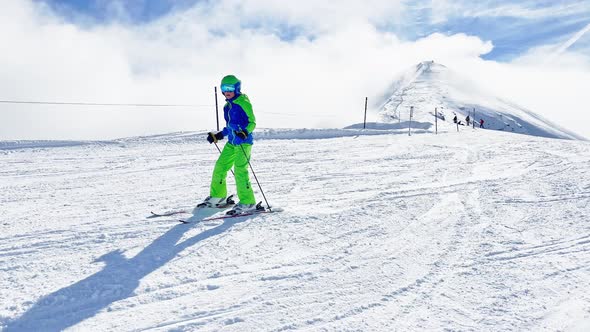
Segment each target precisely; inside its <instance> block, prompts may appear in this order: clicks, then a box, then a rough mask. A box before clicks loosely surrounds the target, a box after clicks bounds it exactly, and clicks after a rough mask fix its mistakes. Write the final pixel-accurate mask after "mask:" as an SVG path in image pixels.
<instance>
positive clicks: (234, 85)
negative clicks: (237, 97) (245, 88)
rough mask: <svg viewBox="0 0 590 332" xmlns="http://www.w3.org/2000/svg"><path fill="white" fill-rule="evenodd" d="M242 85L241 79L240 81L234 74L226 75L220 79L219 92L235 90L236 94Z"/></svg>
mask: <svg viewBox="0 0 590 332" xmlns="http://www.w3.org/2000/svg"><path fill="white" fill-rule="evenodd" d="M241 87H242V81H240V80H239V79H238V78H237V77H235V76H234V75H227V76H225V77H224V78H222V79H221V92H227V91H230V92H235V93H236V94H240V93H241V91H240V89H241Z"/></svg>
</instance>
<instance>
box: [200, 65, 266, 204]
mask: <svg viewBox="0 0 590 332" xmlns="http://www.w3.org/2000/svg"><path fill="white" fill-rule="evenodd" d="M241 85H242V82H241V81H240V80H239V79H238V78H237V77H235V76H233V75H228V76H225V77H224V78H223V79H222V80H221V92H222V93H223V96H224V97H225V101H226V103H225V106H224V107H223V117H224V118H225V121H226V125H225V127H224V128H223V130H222V131H220V132H210V133H208V134H207V141H209V143H217V141H219V140H222V139H223V138H224V137H227V140H228V142H227V144H225V147H224V148H223V151H222V152H221V155H220V156H219V159H217V162H216V163H215V169H214V170H213V177H212V179H211V188H210V192H209V194H210V195H209V197H207V198H206V199H205V200H204V201H203V205H205V206H208V207H214V206H222V205H224V204H225V203H226V197H227V186H226V181H225V180H226V177H227V172H228V171H229V170H230V169H231V168H232V166H234V174H235V177H236V187H237V191H238V198H239V199H240V201H239V203H238V204H237V205H235V206H234V208H233V209H232V210H231V211H230V212H228V214H234V213H243V212H247V211H250V210H254V209H256V199H255V197H254V191H253V190H252V185H251V183H250V176H249V174H248V161H249V160H250V155H251V151H252V144H253V141H254V139H253V137H252V132H253V131H254V128H256V118H255V117H254V112H253V110H252V104H250V100H249V99H248V96H246V95H245V94H243V93H242V92H241Z"/></svg>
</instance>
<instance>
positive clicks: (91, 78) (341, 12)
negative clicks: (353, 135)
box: [0, 0, 590, 139]
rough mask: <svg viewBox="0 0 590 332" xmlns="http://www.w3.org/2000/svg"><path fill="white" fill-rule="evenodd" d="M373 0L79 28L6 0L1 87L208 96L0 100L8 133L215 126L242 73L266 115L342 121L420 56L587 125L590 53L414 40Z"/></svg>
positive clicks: (61, 134)
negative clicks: (223, 86)
mask: <svg viewBox="0 0 590 332" xmlns="http://www.w3.org/2000/svg"><path fill="white" fill-rule="evenodd" d="M370 2H371V4H370V5H369V4H366V3H362V4H361V2H358V1H340V2H338V3H334V4H331V3H326V2H320V3H318V2H316V1H298V2H297V4H295V2H287V3H281V4H277V3H276V2H275V1H268V0H246V1H238V0H223V1H217V2H215V3H207V2H204V3H201V4H199V5H196V6H195V7H193V8H191V9H189V10H185V11H182V12H174V13H171V14H169V15H168V16H165V17H163V18H161V19H159V20H157V21H153V22H151V23H148V24H143V25H124V24H111V25H108V26H91V27H86V28H81V27H79V26H76V25H72V24H70V23H67V22H65V21H64V20H63V19H61V18H59V17H57V16H55V14H53V13H52V12H51V11H50V10H49V9H48V7H46V6H43V5H42V4H39V3H33V2H31V1H29V0H26V1H25V0H5V1H3V5H2V6H3V8H2V19H0V40H2V41H3V43H4V50H3V51H2V52H0V100H7V99H11V100H48V101H82V102H98V103H166V104H170V103H174V104H197V105H210V106H208V107H207V106H205V107H193V108H173V107H162V108H132V107H114V106H108V107H98V106H93V107H81V106H63V105H61V106H39V105H13V104H0V115H1V119H0V139H105V138H113V137H122V136H131V135H142V134H155V133H162V132H170V131H179V130H197V129H214V127H215V119H214V116H213V112H214V106H213V105H214V100H213V86H215V85H218V82H219V80H220V79H221V77H222V76H223V75H225V74H229V73H231V74H235V75H237V76H238V77H240V78H241V79H242V81H243V91H244V92H245V93H247V94H248V95H249V96H250V98H251V100H252V102H253V105H254V109H255V113H256V115H257V118H258V123H259V126H260V127H266V128H269V127H338V126H345V125H349V124H351V123H357V122H360V121H362V115H363V107H364V97H365V96H369V98H373V99H374V97H375V96H378V95H381V94H383V92H384V89H386V88H387V87H388V85H389V84H390V83H391V81H392V80H393V78H394V75H395V74H396V73H398V72H400V71H403V70H406V69H407V68H408V67H409V66H412V65H415V64H416V63H418V62H420V61H423V60H435V61H437V62H440V63H443V64H445V65H448V66H450V67H453V68H454V69H455V70H458V71H459V72H463V73H467V74H471V75H472V78H475V79H476V80H479V81H481V82H482V84H484V85H486V86H488V87H489V88H491V89H494V91H496V92H497V93H499V94H501V95H503V96H507V97H510V98H511V99H512V100H514V101H515V102H517V103H521V104H523V106H526V107H529V108H531V109H532V110H534V111H536V112H538V113H540V114H542V115H544V116H546V117H547V118H549V119H550V120H554V121H556V122H558V123H559V124H561V125H564V126H565V127H567V128H569V129H572V130H574V131H576V132H578V133H580V134H582V135H585V136H587V137H590V129H588V128H586V125H582V123H583V122H586V123H588V122H589V121H588V120H590V119H589V117H588V115H587V113H588V112H580V111H579V109H580V108H581V107H584V102H585V101H587V99H588V96H587V93H586V92H585V90H587V89H584V88H583V86H584V85H587V82H590V70H589V68H590V63H589V61H588V57H587V56H581V55H576V54H571V53H568V52H567V51H566V52H564V53H562V54H561V55H560V56H559V57H557V58H555V59H552V61H551V62H550V63H547V62H543V61H542V60H543V58H545V57H546V56H548V54H550V52H551V49H550V48H548V49H546V50H545V49H537V50H532V51H531V52H530V53H529V54H527V55H525V56H523V57H522V58H519V59H517V60H515V61H514V62H513V63H510V64H499V63H495V62H491V61H483V60H481V59H480V55H482V54H486V53H488V52H489V51H491V50H492V47H493V46H492V43H491V42H489V41H483V40H481V39H480V38H478V37H475V36H468V35H464V34H456V35H452V36H446V35H442V34H433V35H430V36H428V37H425V38H422V39H420V40H417V41H404V40H402V39H401V38H399V37H398V36H396V35H394V34H392V33H388V32H384V31H381V30H379V29H377V28H375V26H376V25H381V24H384V23H387V22H389V21H395V20H396V18H399V17H400V15H403V12H404V7H403V5H402V3H401V2H392V1H381V0H372V1H370ZM292 31H297V35H295V34H293V33H292ZM279 36H283V37H285V36H286V38H284V39H289V40H282V39H281V38H280V37H279ZM474 76H475V77H474ZM583 92H584V93H583ZM222 101H223V100H222V98H221V97H220V104H221V103H222ZM557 105H560V107H557ZM564 105H567V106H566V107H564ZM220 107H221V105H220ZM572 118H575V119H572Z"/></svg>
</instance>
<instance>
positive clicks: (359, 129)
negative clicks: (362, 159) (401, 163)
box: [0, 122, 431, 150]
mask: <svg viewBox="0 0 590 332" xmlns="http://www.w3.org/2000/svg"><path fill="white" fill-rule="evenodd" d="M430 127H431V124H430V123H419V122H413V123H412V132H413V133H425V132H426V130H427V129H428V128H430ZM407 131H408V123H407V122H402V123H400V124H398V123H367V128H366V129H363V124H362V123H361V124H354V125H351V126H348V127H346V128H341V129H340V128H331V129H330V128H328V129H308V128H300V129H264V128H261V129H256V131H255V132H254V137H255V139H256V140H271V139H272V140H281V139H328V138H338V137H350V136H361V135H365V136H372V135H387V134H407ZM207 132H208V131H191V132H175V133H168V134H159V135H149V136H137V137H128V138H121V139H116V140H111V141H50V140H47V141H45V140H44V141H0V150H18V149H33V148H58V147H74V146H84V145H107V144H108V145H120V146H124V145H125V144H131V143H141V142H146V143H148V142H149V143H152V142H163V143H178V142H204V141H205V138H206V134H207Z"/></svg>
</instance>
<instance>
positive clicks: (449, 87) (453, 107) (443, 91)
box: [379, 61, 583, 139]
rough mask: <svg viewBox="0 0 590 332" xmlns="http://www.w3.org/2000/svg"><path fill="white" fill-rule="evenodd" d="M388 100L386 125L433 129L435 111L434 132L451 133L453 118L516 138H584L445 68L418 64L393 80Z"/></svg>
mask: <svg viewBox="0 0 590 332" xmlns="http://www.w3.org/2000/svg"><path fill="white" fill-rule="evenodd" d="M390 91H391V92H390V94H388V95H390V97H388V98H386V99H385V102H384V103H383V104H382V106H381V107H380V110H379V114H380V116H381V118H382V121H384V122H401V121H408V120H409V117H410V110H413V117H412V120H413V121H417V122H420V123H422V124H431V127H434V122H435V118H434V114H435V109H436V111H437V114H438V115H439V119H438V130H439V131H443V132H444V131H454V130H457V129H456V125H455V123H454V122H453V118H454V117H455V116H456V117H457V119H458V120H459V121H461V122H462V123H465V122H466V121H465V120H466V118H467V116H469V117H470V120H471V121H473V120H475V121H477V123H478V127H479V121H480V120H483V121H484V128H485V129H492V130H500V131H509V132H515V133H520V134H527V135H534V136H542V137H550V138H565V139H583V138H582V137H581V136H578V135H576V134H575V133H572V132H570V131H568V130H566V129H563V128H560V127H559V126H557V125H555V124H553V123H551V122H550V121H548V120H546V119H544V118H542V117H541V116H539V115H538V114H535V113H534V112H532V111H530V110H527V109H525V108H523V107H520V106H518V105H516V104H515V103H512V102H509V101H506V100H503V99H501V98H499V97H496V96H494V95H492V94H490V93H487V92H485V91H483V90H482V89H480V88H478V87H477V84H476V83H475V82H473V81H471V80H469V79H467V78H465V77H464V76H462V75H460V74H459V73H456V72H454V71H453V70H451V69H449V68H448V67H446V66H445V65H443V64H440V63H436V62H434V61H422V62H420V63H418V64H417V65H415V66H414V67H412V68H411V69H409V70H408V71H406V72H405V73H403V74H402V75H400V77H399V78H398V79H397V80H395V81H394V83H393V84H392V86H391V90H390Z"/></svg>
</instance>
